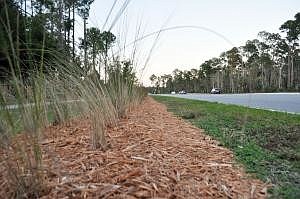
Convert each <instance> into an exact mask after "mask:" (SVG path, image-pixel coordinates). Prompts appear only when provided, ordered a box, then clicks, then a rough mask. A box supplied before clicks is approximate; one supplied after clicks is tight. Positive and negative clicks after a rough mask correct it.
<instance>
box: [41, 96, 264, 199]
mask: <svg viewBox="0 0 300 199" xmlns="http://www.w3.org/2000/svg"><path fill="white" fill-rule="evenodd" d="M90 130H91V127H90V122H89V120H88V119H86V120H84V119H81V120H73V121H71V122H69V123H68V124H64V125H58V126H52V127H49V128H48V129H47V131H46V135H47V136H46V138H45V140H44V141H43V145H42V148H43V154H44V155H43V161H44V163H45V168H47V169H48V170H49V171H51V172H49V173H48V176H47V187H48V190H49V191H48V193H47V195H45V196H43V197H42V198H45V199H46V198H125V199H134V198H157V199H158V198H265V197H266V192H267V185H266V184H264V183H263V182H261V181H259V180H257V179H254V178H253V177H252V178H251V177H249V176H248V175H247V174H245V172H244V171H243V169H242V168H241V167H240V166H238V165H237V164H236V163H235V162H234V158H233V154H232V152H231V151H230V150H228V149H226V148H223V147H221V146H219V145H218V142H216V141H214V140H212V139H211V138H210V137H209V136H207V135H205V134H204V133H203V131H202V130H200V129H198V128H196V127H194V126H192V125H191V124H189V123H187V122H185V121H183V120H182V119H179V118H177V117H175V116H173V115H172V114H171V113H169V112H167V111H166V107H165V106H164V105H162V104H159V103H158V102H156V101H154V100H153V99H152V98H150V97H147V98H146V99H145V101H144V102H143V103H142V104H141V105H140V106H139V107H138V108H136V109H135V110H132V111H130V112H129V113H128V117H127V118H125V119H122V120H121V121H120V123H119V124H118V126H117V127H114V128H110V129H107V135H108V136H109V141H110V143H111V148H110V149H109V150H107V151H106V152H101V151H93V150H91V145H90V136H89V133H90Z"/></svg>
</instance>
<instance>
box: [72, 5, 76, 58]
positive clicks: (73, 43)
mask: <svg viewBox="0 0 300 199" xmlns="http://www.w3.org/2000/svg"><path fill="white" fill-rule="evenodd" d="M72 11H73V21H72V25H73V26H72V28H73V31H72V54H73V56H72V57H73V61H75V3H73V10H72Z"/></svg>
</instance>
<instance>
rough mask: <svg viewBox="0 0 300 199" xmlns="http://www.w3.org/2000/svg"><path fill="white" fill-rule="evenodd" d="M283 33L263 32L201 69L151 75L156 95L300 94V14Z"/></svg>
mask: <svg viewBox="0 0 300 199" xmlns="http://www.w3.org/2000/svg"><path fill="white" fill-rule="evenodd" d="M279 30H280V31H281V32H282V33H284V36H282V35H283V34H280V33H270V32H266V31H261V32H259V33H258V38H257V39H253V40H248V41H247V42H246V43H245V45H243V46H240V47H233V48H232V49H230V50H228V51H226V52H223V53H221V55H220V56H219V57H214V58H211V59H209V60H207V61H205V62H204V63H202V64H201V65H200V66H199V68H198V69H191V70H185V71H181V70H179V69H175V70H174V71H173V72H172V74H166V75H162V76H156V75H155V74H153V75H151V76H150V80H151V83H152V87H151V90H152V92H156V93H164V92H171V91H180V90H187V91H188V92H204V93H206V92H210V90H211V89H212V88H220V89H221V90H222V92H225V93H244V92H275V91H300V48H299V36H300V13H297V14H296V15H295V16H294V19H292V20H288V21H286V22H285V23H283V24H282V25H281V26H280V28H279Z"/></svg>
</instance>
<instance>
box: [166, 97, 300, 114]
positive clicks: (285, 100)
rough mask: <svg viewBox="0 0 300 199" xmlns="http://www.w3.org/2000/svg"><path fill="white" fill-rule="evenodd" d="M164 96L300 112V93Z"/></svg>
mask: <svg viewBox="0 0 300 199" xmlns="http://www.w3.org/2000/svg"><path fill="white" fill-rule="evenodd" d="M161 95H164V96H172V97H180V98H187V99H196V100H204V101H210V102H219V103H224V104H235V105H242V106H247V107H251V108H259V109H267V110H272V111H281V112H290V113H297V114H300V93H248V94H200V93H191V94H189V93H188V94H161Z"/></svg>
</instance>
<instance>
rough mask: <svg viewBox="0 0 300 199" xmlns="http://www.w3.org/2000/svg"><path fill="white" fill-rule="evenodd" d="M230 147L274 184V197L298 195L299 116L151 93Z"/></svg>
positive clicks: (249, 167) (247, 165)
mask: <svg viewBox="0 0 300 199" xmlns="http://www.w3.org/2000/svg"><path fill="white" fill-rule="evenodd" d="M153 98H154V99H155V100H157V101H159V102H162V103H164V104H166V106H167V107H168V110H169V111H171V112H173V113H174V114H175V115H177V116H179V117H182V118H184V119H186V120H188V121H190V122H191V123H192V124H194V125H195V126H197V127H199V128H202V129H204V131H205V133H206V134H208V135H210V136H212V137H213V138H214V139H217V140H218V141H220V143H221V144H222V145H224V146H225V147H227V148H229V149H231V150H232V151H233V152H234V154H235V158H236V159H237V161H238V162H239V163H242V164H243V165H244V167H245V168H246V170H247V172H248V173H251V174H253V175H254V176H256V177H258V178H260V179H262V180H263V181H265V182H266V183H271V184H273V185H274V186H273V188H271V189H269V192H270V194H271V195H270V196H271V197H273V198H300V115H293V114H288V113H280V112H272V111H266V110H257V109H251V108H246V107H241V106H236V105H225V104H219V103H212V102H205V101H199V100H189V99H180V98H175V97H165V96H153Z"/></svg>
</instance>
